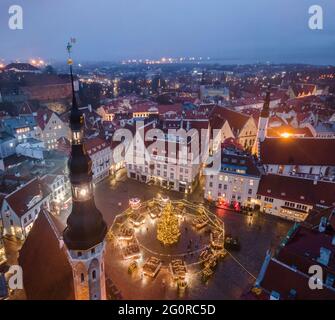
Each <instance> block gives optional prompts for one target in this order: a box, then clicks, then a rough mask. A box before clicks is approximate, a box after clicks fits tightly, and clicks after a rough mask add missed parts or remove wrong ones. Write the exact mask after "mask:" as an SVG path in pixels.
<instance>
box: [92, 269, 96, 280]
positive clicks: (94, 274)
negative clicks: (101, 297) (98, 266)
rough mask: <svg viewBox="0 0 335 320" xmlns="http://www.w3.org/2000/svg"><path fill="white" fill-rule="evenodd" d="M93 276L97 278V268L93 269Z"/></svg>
mask: <svg viewBox="0 0 335 320" xmlns="http://www.w3.org/2000/svg"><path fill="white" fill-rule="evenodd" d="M92 278H93V280H95V279H96V278H97V272H96V271H95V270H93V271H92Z"/></svg>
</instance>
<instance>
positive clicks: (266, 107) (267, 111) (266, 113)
mask: <svg viewBox="0 0 335 320" xmlns="http://www.w3.org/2000/svg"><path fill="white" fill-rule="evenodd" d="M270 96H271V91H270V87H269V88H268V89H267V90H266V95H265V100H264V104H263V108H262V111H261V118H269V116H270V101H271V100H270Z"/></svg>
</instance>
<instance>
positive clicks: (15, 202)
mask: <svg viewBox="0 0 335 320" xmlns="http://www.w3.org/2000/svg"><path fill="white" fill-rule="evenodd" d="M49 193H50V190H49V188H48V187H47V185H46V184H45V183H44V182H43V181H41V180H40V179H39V178H34V179H32V180H31V181H29V182H28V183H26V184H25V185H24V186H22V187H20V188H19V189H17V190H15V191H14V192H12V193H11V194H9V195H8V196H6V198H5V200H6V201H7V203H8V204H9V206H10V207H11V208H12V209H13V210H14V212H15V213H16V215H17V216H19V217H21V216H23V215H24V214H25V213H26V212H27V210H28V207H27V205H28V203H29V202H30V201H31V200H32V199H33V198H34V197H35V196H41V197H42V199H44V198H45V197H47V196H48V195H49Z"/></svg>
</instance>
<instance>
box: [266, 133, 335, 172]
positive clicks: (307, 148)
mask: <svg viewBox="0 0 335 320" xmlns="http://www.w3.org/2000/svg"><path fill="white" fill-rule="evenodd" d="M260 150H261V152H260V159H261V161H262V162H263V163H264V164H282V165H288V164H289V165H323V166H335V152H332V151H333V150H335V139H317V138H288V139H286V138H267V139H265V141H264V142H262V143H261V145H260Z"/></svg>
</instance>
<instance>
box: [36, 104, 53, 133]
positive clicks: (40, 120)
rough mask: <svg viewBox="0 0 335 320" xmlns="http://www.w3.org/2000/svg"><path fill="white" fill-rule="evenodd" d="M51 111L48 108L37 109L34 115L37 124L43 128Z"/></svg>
mask: <svg viewBox="0 0 335 320" xmlns="http://www.w3.org/2000/svg"><path fill="white" fill-rule="evenodd" d="M52 114H53V112H52V111H51V110H50V109H48V108H43V109H42V108H40V109H38V110H37V115H36V117H35V119H36V122H37V124H38V126H39V127H40V128H41V129H42V130H44V128H45V126H46V125H47V123H48V122H49V120H50V118H51V116H52Z"/></svg>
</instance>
